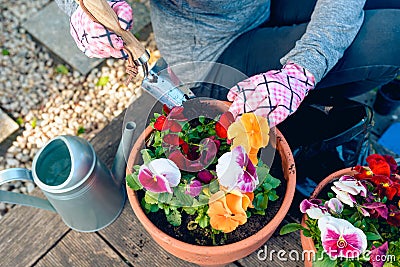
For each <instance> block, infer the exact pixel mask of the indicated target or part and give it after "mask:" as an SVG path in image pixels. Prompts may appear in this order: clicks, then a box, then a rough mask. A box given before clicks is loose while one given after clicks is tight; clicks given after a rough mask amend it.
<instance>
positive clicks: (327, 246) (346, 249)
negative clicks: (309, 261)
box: [318, 216, 367, 258]
mask: <svg viewBox="0 0 400 267" xmlns="http://www.w3.org/2000/svg"><path fill="white" fill-rule="evenodd" d="M318 228H319V229H320V231H321V241H322V246H323V248H324V251H325V253H327V254H328V255H329V256H330V257H332V258H336V257H344V258H356V257H358V256H360V255H361V254H362V253H363V252H364V251H365V250H366V249H367V237H366V235H365V234H364V232H363V231H362V230H361V229H359V228H357V227H355V226H353V225H352V224H351V223H349V222H348V221H346V220H344V219H338V218H334V217H332V216H324V217H322V218H321V219H319V220H318Z"/></svg>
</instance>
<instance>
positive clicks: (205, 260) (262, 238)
mask: <svg viewBox="0 0 400 267" xmlns="http://www.w3.org/2000/svg"><path fill="white" fill-rule="evenodd" d="M151 132H152V128H151V127H147V128H146V129H145V131H144V132H143V133H142V134H141V136H140V137H139V139H138V140H137V142H136V143H135V145H134V147H133V149H132V151H131V154H130V157H129V160H128V165H127V166H128V167H127V173H131V169H132V166H133V165H134V164H138V162H139V158H140V150H141V149H142V148H143V144H144V140H145V138H146V137H148V136H149V134H150V133H151ZM276 147H277V150H278V151H279V154H280V156H281V158H282V167H283V173H284V176H285V179H286V180H287V188H286V193H285V196H284V199H283V202H282V206H281V207H280V209H279V210H278V213H277V214H276V215H275V217H274V218H273V219H272V220H271V221H270V222H269V223H268V224H267V225H266V226H265V227H264V228H262V229H261V230H260V231H259V232H257V233H256V234H254V235H253V236H251V237H248V238H246V239H243V240H241V241H239V242H236V243H232V244H228V245H222V246H199V245H192V244H188V243H185V242H182V241H180V240H177V239H175V238H173V237H171V236H169V235H167V234H166V233H164V232H162V231H161V230H160V229H158V228H157V227H156V226H155V225H154V224H153V223H152V222H151V221H150V220H149V219H148V218H147V216H146V214H145V213H144V211H143V210H142V208H141V205H140V202H139V200H138V197H137V194H136V192H135V191H133V190H132V189H131V188H129V187H128V186H127V194H128V198H129V202H130V204H131V206H132V209H133V211H134V212H135V214H136V217H137V218H138V219H139V221H140V222H141V223H142V225H143V226H144V228H145V229H146V230H147V232H148V233H149V234H150V235H151V236H152V238H153V239H154V240H155V241H156V242H157V243H158V244H159V245H160V246H161V247H163V248H164V249H165V250H166V251H167V252H169V253H171V254H172V255H174V256H176V257H178V258H180V259H182V260H185V261H188V262H191V263H195V264H198V265H201V266H225V265H226V264H229V263H231V262H234V261H235V260H238V259H241V258H243V257H246V256H247V255H249V254H251V253H252V252H254V251H256V250H257V249H259V248H260V247H261V246H262V245H263V244H264V243H265V242H266V241H267V240H268V239H269V238H270V237H271V236H272V234H273V233H274V232H275V230H276V228H277V227H278V226H279V224H280V223H281V222H282V220H283V219H284V218H285V216H286V214H287V212H288V210H289V207H290V205H291V203H292V200H293V197H294V193H295V186H296V170H295V164H294V159H293V155H292V152H291V150H290V148H289V145H288V144H287V142H286V140H285V138H284V137H283V135H282V134H281V133H280V132H279V131H278V130H276Z"/></svg>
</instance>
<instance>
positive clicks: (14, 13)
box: [0, 0, 159, 218]
mask: <svg viewBox="0 0 400 267" xmlns="http://www.w3.org/2000/svg"><path fill="white" fill-rule="evenodd" d="M49 3H50V1H49V0H35V1H31V0H16V1H4V0H1V1H0V5H1V14H0V21H1V26H0V27H1V28H0V30H1V32H2V34H1V37H0V49H1V50H2V53H1V54H0V109H1V110H3V112H2V113H1V114H4V113H6V114H7V115H8V116H9V117H10V118H12V119H13V120H14V121H16V122H17V123H18V124H19V129H18V130H17V131H16V132H15V133H14V134H13V135H11V136H10V137H9V138H7V139H6V140H4V141H3V142H2V143H1V145H0V170H3V169H8V168H13V167H22V168H28V169H31V165H32V160H33V157H34V155H35V154H36V153H37V151H38V149H39V148H41V147H42V146H43V145H44V144H45V143H46V142H48V141H49V140H50V139H52V138H53V137H55V136H58V135H63V134H70V135H79V136H81V137H83V138H86V139H90V138H92V137H93V136H94V135H95V134H96V133H97V132H99V131H100V130H101V129H102V128H103V127H104V126H105V125H107V124H108V122H109V121H110V120H112V119H113V118H114V117H116V116H118V115H119V114H120V113H121V112H122V111H123V110H124V109H125V108H126V107H127V106H128V105H129V104H130V103H131V102H132V101H134V100H135V99H136V98H137V97H139V96H140V95H141V88H140V84H141V81H142V79H143V74H142V73H139V75H138V76H137V77H136V78H135V79H134V81H133V82H131V83H130V84H129V85H128V86H126V85H125V84H124V83H125V81H126V78H127V75H126V74H125V66H124V64H125V63H124V61H121V60H116V59H107V60H105V61H104V62H103V64H100V65H99V66H97V67H96V68H93V69H92V70H91V71H90V72H89V73H88V75H86V76H84V75H81V74H80V73H79V72H78V71H76V70H73V69H72V68H70V67H69V66H68V65H66V64H65V63H64V62H60V61H59V60H58V59H57V57H55V56H54V54H53V53H52V52H50V51H49V50H48V49H47V48H46V47H44V46H43V45H40V44H39V43H38V42H36V41H35V40H33V38H32V37H31V36H30V35H29V34H28V33H27V32H26V30H25V29H24V28H23V27H22V25H23V23H24V22H25V21H26V20H27V19H29V18H30V17H32V16H34V15H35V14H37V13H38V12H39V11H40V10H41V9H42V8H44V7H46V6H47V5H48V4H49ZM65 38H71V37H70V36H69V35H68V36H65ZM140 40H141V41H142V43H143V44H144V45H145V47H146V48H147V49H148V50H150V53H151V58H152V61H154V60H155V59H157V58H158V57H159V52H158V51H157V49H156V45H155V42H154V37H153V35H152V33H151V27H147V28H145V29H143V30H142V32H141V33H140ZM150 63H152V62H150ZM2 123H4V121H3V120H2ZM3 126H4V125H3ZM0 129H1V128H0ZM0 189H1V190H9V191H13V192H22V193H29V192H30V191H32V190H33V189H34V185H33V184H32V183H29V182H28V183H26V182H15V183H7V184H4V185H2V186H0ZM11 207H12V205H9V204H4V203H0V218H1V217H2V216H3V215H4V214H5V213H6V212H7V211H8V210H9V209H10V208H11Z"/></svg>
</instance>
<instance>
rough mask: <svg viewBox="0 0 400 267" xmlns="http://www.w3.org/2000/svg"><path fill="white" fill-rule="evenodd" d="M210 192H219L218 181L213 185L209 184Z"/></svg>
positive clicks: (212, 183) (213, 182)
mask: <svg viewBox="0 0 400 267" xmlns="http://www.w3.org/2000/svg"><path fill="white" fill-rule="evenodd" d="M209 190H210V193H211V194H215V193H216V192H218V191H219V183H218V180H214V181H212V182H211V183H209Z"/></svg>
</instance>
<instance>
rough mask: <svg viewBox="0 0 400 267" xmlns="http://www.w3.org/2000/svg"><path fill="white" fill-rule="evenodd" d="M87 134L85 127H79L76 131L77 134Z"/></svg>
mask: <svg viewBox="0 0 400 267" xmlns="http://www.w3.org/2000/svg"><path fill="white" fill-rule="evenodd" d="M85 132H86V129H85V127H83V126H79V128H78V130H77V131H76V134H77V135H81V134H84V133H85Z"/></svg>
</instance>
